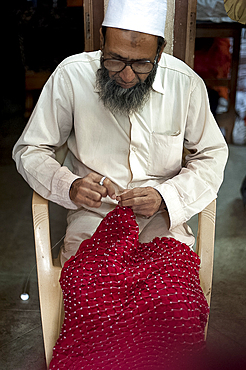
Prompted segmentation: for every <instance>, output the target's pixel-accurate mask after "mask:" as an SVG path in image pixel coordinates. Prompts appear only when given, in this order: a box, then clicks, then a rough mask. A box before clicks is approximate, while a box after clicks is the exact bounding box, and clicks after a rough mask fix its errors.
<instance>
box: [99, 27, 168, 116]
mask: <svg viewBox="0 0 246 370" xmlns="http://www.w3.org/2000/svg"><path fill="white" fill-rule="evenodd" d="M157 40H158V38H157V37H156V36H153V35H148V34H144V33H140V32H134V31H126V30H122V29H117V28H107V32H106V40H103V37H102V39H101V41H102V52H103V59H102V60H106V59H117V60H123V61H125V62H134V61H146V60H148V61H150V62H151V63H154V61H155V58H156V54H157ZM103 41H105V43H104V42H103ZM160 55H161V54H160ZM158 61H159V58H158ZM101 62H102V61H101ZM151 66H152V64H151ZM133 69H134V66H133ZM133 69H132V67H131V66H130V65H126V66H125V68H124V64H123V69H122V68H121V70H120V71H117V72H115V71H114V72H113V71H112V70H110V69H107V68H105V66H104V65H103V63H101V68H100V69H99V70H98V71H97V87H98V91H99V97H100V99H101V100H102V102H103V103H104V105H105V107H106V108H108V109H110V110H111V111H112V112H113V113H121V114H127V115H128V114H130V113H132V112H135V111H138V110H139V109H141V108H142V107H143V105H144V104H145V102H146V101H147V100H148V98H149V94H150V90H151V87H152V84H153V81H154V78H155V74H156V70H157V64H155V65H154V67H153V69H152V71H151V72H149V73H144V74H142V73H141V74H140V73H136V72H134V70H133Z"/></svg>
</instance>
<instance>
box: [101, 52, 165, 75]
mask: <svg viewBox="0 0 246 370" xmlns="http://www.w3.org/2000/svg"><path fill="white" fill-rule="evenodd" d="M158 56H159V53H157V54H156V57H155V60H154V62H151V61H150V60H142V59H139V60H138V59H136V60H132V61H127V60H126V59H117V58H106V59H104V57H102V63H103V65H104V62H106V61H107V60H115V61H119V62H122V63H124V64H125V65H124V67H123V68H122V69H120V70H119V71H113V70H109V71H110V72H115V73H120V72H122V71H123V70H124V69H125V68H126V66H130V67H131V69H132V70H133V72H134V73H136V74H147V73H150V72H151V71H152V70H153V68H154V66H155V65H156V63H157V59H158ZM134 63H140V64H141V63H149V64H152V68H151V70H150V71H149V72H136V71H135V70H134V66H133V64H134ZM104 67H105V68H106V69H108V68H107V67H106V66H105V65H104Z"/></svg>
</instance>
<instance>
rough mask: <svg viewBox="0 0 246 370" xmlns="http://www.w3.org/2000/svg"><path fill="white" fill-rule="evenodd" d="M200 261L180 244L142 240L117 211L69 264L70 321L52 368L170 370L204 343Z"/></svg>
mask: <svg viewBox="0 0 246 370" xmlns="http://www.w3.org/2000/svg"><path fill="white" fill-rule="evenodd" d="M199 263H200V261H199V257H198V256H197V255H196V254H195V253H194V252H193V251H191V249H190V248H189V247H188V246H186V245H185V244H182V243H180V242H178V241H176V240H175V239H168V238H155V239H154V240H153V241H152V242H150V243H142V244H141V243H139V241H138V225H137V223H136V221H135V216H134V214H133V212H132V210H131V209H129V208H120V207H118V206H117V207H116V208H115V210H113V211H112V212H110V213H109V214H108V215H107V216H106V217H105V219H104V220H103V221H102V222H101V224H100V226H99V227H98V229H97V230H96V232H95V234H94V235H93V236H92V237H91V238H90V239H88V240H85V241H84V242H82V244H81V245H80V248H79V250H78V252H77V253H76V255H75V256H73V257H72V258H71V259H70V260H69V261H67V262H66V264H65V266H64V268H63V270H62V274H61V279H60V284H61V287H62V290H63V296H64V308H65V320H64V324H63V326H62V330H61V334H60V337H59V339H58V341H57V343H56V346H55V348H54V352H53V358H52V361H51V364H50V369H66V370H67V369H69V370H75V369H76V370H82V369H86V370H95V369H105V370H113V369H117V370H118V369H123V370H128V369H131V370H137V369H141V370H143V369H148V370H149V369H154V370H156V369H167V368H169V366H171V365H172V364H174V363H175V361H176V360H177V359H178V360H181V358H182V359H184V358H186V356H187V354H194V353H197V352H198V351H200V350H202V349H203V348H204V346H205V342H204V329H205V325H206V322H207V316H208V312H209V309H208V305H207V302H206V299H205V297H204V295H203V292H202V289H201V287H200V281H199Z"/></svg>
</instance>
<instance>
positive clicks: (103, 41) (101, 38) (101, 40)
mask: <svg viewBox="0 0 246 370" xmlns="http://www.w3.org/2000/svg"><path fill="white" fill-rule="evenodd" d="M99 33H100V49H101V50H102V51H103V49H104V43H105V40H104V37H103V33H102V27H100V30H99Z"/></svg>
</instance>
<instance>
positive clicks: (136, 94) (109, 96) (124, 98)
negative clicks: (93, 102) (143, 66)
mask: <svg viewBox="0 0 246 370" xmlns="http://www.w3.org/2000/svg"><path fill="white" fill-rule="evenodd" d="M156 71H157V64H156V65H154V68H153V69H152V71H151V72H150V74H149V75H148V77H147V78H146V79H145V81H144V82H141V81H139V82H138V83H137V84H136V85H135V86H133V87H130V88H129V89H124V88H123V87H121V86H119V85H118V84H117V83H116V81H115V80H114V79H111V78H110V77H109V73H108V70H107V69H106V68H105V67H104V66H103V65H102V64H101V68H99V69H98V71H97V74H96V87H97V89H98V93H99V98H100V100H101V101H102V102H103V104H104V106H105V108H107V109H109V110H110V111H111V112H112V113H119V114H122V115H130V114H132V113H133V112H138V111H141V110H142V109H143V106H144V104H145V103H146V102H147V101H148V100H149V96H150V91H151V88H152V84H153V82H154V79H155V75H156Z"/></svg>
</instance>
